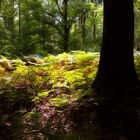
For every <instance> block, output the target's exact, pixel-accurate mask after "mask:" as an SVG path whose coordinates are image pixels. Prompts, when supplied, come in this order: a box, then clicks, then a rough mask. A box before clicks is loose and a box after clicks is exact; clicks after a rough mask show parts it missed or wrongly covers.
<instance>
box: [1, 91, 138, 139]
mask: <svg viewBox="0 0 140 140" xmlns="http://www.w3.org/2000/svg"><path fill="white" fill-rule="evenodd" d="M135 93H136V94H137V93H139V92H138V91H130V92H127V93H126V95H124V94H123V93H120V94H117V93H114V94H112V95H115V96H114V97H110V98H106V99H105V98H104V99H103V100H99V102H98V105H97V104H95V103H93V102H92V103H90V102H89V104H86V105H85V104H83V106H80V107H79V109H78V110H72V111H71V115H72V117H73V120H74V122H75V123H76V124H77V127H76V128H75V129H74V131H72V132H71V133H69V134H64V135H63V134H60V133H57V134H55V135H53V134H50V133H48V132H47V131H46V130H45V129H43V130H39V126H34V127H36V130H37V131H34V130H32V127H31V128H30V129H31V132H29V133H25V135H22V134H21V132H23V131H22V129H21V128H23V126H21V124H20V120H19V122H18V117H17V120H16V118H14V121H15V122H14V123H15V125H14V126H12V127H10V126H9V127H8V125H3V126H1V127H0V132H1V134H2V133H3V135H0V136H1V137H0V140H18V139H21V140H139V139H140V108H139V105H140V102H139V100H140V99H139V98H138V96H137V97H136V96H135V95H136V94H135ZM116 95H117V96H116ZM119 95H120V96H119ZM122 95H124V96H123V97H122ZM88 98H90V97H88ZM83 100H85V102H87V99H83ZM18 123H19V124H18ZM23 129H24V132H25V131H26V128H23Z"/></svg>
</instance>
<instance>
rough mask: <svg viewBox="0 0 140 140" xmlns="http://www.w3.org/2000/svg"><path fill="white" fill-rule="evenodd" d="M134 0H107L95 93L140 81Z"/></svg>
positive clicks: (105, 2)
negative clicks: (135, 44) (137, 70)
mask: <svg viewBox="0 0 140 140" xmlns="http://www.w3.org/2000/svg"><path fill="white" fill-rule="evenodd" d="M133 41H134V13H133V0H122V1H120V0H104V29H103V44H102V48H101V56H100V62H99V69H98V72H97V76H96V78H95V80H94V82H93V84H92V87H93V88H94V90H95V92H96V93H97V94H98V93H99V94H105V93H108V92H109V91H112V90H113V91H114V90H117V91H120V90H124V89H127V88H128V87H131V86H135V85H136V84H138V77H137V74H136V72H135V68H134V57H133Z"/></svg>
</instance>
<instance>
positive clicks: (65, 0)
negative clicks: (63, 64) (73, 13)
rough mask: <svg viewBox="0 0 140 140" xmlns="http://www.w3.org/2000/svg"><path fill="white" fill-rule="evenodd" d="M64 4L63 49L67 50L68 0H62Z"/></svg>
mask: <svg viewBox="0 0 140 140" xmlns="http://www.w3.org/2000/svg"><path fill="white" fill-rule="evenodd" d="M63 4H64V14H63V20H64V37H63V49H64V51H65V52H68V50H69V49H68V41H69V25H68V0H64V1H63Z"/></svg>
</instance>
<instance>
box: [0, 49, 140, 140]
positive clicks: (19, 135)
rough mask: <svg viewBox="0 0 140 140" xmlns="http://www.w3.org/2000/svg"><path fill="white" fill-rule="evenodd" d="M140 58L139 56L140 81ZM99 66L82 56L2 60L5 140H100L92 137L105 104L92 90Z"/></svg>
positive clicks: (0, 122)
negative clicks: (87, 139) (100, 104)
mask: <svg viewBox="0 0 140 140" xmlns="http://www.w3.org/2000/svg"><path fill="white" fill-rule="evenodd" d="M139 58H140V56H139V55H135V65H136V70H137V72H138V75H140V74H139V72H140V69H139V66H140V62H139V61H138V59H139ZM98 62H99V53H91V52H82V51H81V52H80V51H77V52H72V53H63V54H59V55H57V56H53V55H48V56H47V57H45V58H42V59H40V58H36V57H34V56H29V57H23V58H22V59H19V58H17V59H14V60H9V59H7V58H6V57H3V56H1V59H0V102H1V104H0V139H2V140H8V139H9V140H11V138H12V139H13V140H18V139H21V140H53V139H54V140H57V139H62V137H63V136H64V135H66V137H65V140H71V139H75V138H73V135H71V132H72V131H73V130H76V131H75V135H76V137H77V138H76V139H77V140H78V139H79V140H84V138H83V137H87V138H88V137H89V140H90V138H92V137H95V140H96V133H93V132H92V131H94V129H97V128H95V126H94V125H93V124H95V122H94V120H96V119H97V118H96V117H97V116H96V115H95V113H94V112H96V107H97V106H98V100H99V99H98V98H96V96H95V95H93V91H92V90H91V84H92V81H93V80H94V78H95V75H96V72H97V68H98ZM100 100H102V99H100ZM79 126H80V128H79ZM86 127H88V128H90V129H88V128H86ZM82 129H83V131H84V133H82V134H81V133H80V134H79V131H81V130H82ZM78 130H79V131H78ZM85 130H87V131H86V132H85ZM8 133H9V135H7V134H8ZM67 134H69V138H68V137H67ZM91 134H92V136H91Z"/></svg>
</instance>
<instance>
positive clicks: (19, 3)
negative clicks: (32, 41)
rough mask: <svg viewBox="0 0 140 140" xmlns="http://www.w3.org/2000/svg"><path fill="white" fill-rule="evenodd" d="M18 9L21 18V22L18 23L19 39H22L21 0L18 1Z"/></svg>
mask: <svg viewBox="0 0 140 140" xmlns="http://www.w3.org/2000/svg"><path fill="white" fill-rule="evenodd" d="M18 7H19V12H18V14H19V15H18V16H19V17H18V18H19V22H18V26H19V27H18V28H19V37H21V0H19V1H18Z"/></svg>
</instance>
